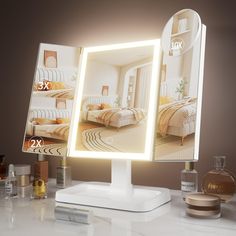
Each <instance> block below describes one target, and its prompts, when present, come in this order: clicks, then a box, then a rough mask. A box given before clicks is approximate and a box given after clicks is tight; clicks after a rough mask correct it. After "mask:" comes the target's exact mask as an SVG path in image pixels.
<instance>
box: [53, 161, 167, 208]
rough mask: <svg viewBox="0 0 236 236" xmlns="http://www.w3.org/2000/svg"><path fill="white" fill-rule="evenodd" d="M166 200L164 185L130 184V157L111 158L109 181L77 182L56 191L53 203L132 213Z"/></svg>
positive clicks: (155, 205)
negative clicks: (159, 186) (110, 177)
mask: <svg viewBox="0 0 236 236" xmlns="http://www.w3.org/2000/svg"><path fill="white" fill-rule="evenodd" d="M169 201H170V193H169V190H168V189H166V188H156V187H144V186H133V185H132V184H131V160H112V182H111V183H99V182H90V183H81V184H78V185H75V186H73V187H70V188H67V189H62V190H58V191H57V192H56V202H57V205H58V204H59V205H60V203H62V204H63V205H65V204H70V205H71V204H73V205H74V206H75V207H76V206H77V205H83V206H91V207H102V208H108V209H116V210H125V211H132V212H147V211H151V210H153V209H155V208H157V207H159V206H161V205H163V204H165V203H167V202H169Z"/></svg>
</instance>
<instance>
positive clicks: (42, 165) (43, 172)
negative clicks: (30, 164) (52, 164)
mask: <svg viewBox="0 0 236 236" xmlns="http://www.w3.org/2000/svg"><path fill="white" fill-rule="evenodd" d="M34 177H35V179H42V180H43V181H44V182H45V183H47V182H48V161H47V160H45V158H44V155H43V154H38V160H37V162H36V163H35V165H34Z"/></svg>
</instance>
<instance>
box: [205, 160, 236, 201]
mask: <svg viewBox="0 0 236 236" xmlns="http://www.w3.org/2000/svg"><path fill="white" fill-rule="evenodd" d="M225 159H226V157H225V156H215V157H214V169H213V170H211V171H209V172H208V173H207V174H206V175H205V176H204V178H203V182H202V190H203V192H204V193H207V194H212V195H216V196H218V197H220V199H221V201H222V202H227V201H229V200H230V199H231V198H232V197H233V195H234V192H235V188H236V180H235V178H234V176H233V174H232V173H231V172H230V171H228V170H226V169H225Z"/></svg>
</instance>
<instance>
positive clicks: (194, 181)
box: [181, 162, 198, 200]
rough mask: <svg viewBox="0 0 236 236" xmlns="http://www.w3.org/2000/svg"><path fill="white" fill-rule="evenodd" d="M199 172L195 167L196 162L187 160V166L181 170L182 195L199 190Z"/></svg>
mask: <svg viewBox="0 0 236 236" xmlns="http://www.w3.org/2000/svg"><path fill="white" fill-rule="evenodd" d="M197 187H198V173H197V171H196V170H195V169H194V162H185V168H184V170H182V171H181V191H182V197H183V199H184V200H185V196H186V194H188V193H193V192H197Z"/></svg>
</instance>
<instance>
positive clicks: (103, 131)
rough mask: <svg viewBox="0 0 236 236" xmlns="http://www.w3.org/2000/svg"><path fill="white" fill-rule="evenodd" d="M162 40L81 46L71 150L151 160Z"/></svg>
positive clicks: (71, 152) (82, 154)
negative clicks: (82, 47)
mask: <svg viewBox="0 0 236 236" xmlns="http://www.w3.org/2000/svg"><path fill="white" fill-rule="evenodd" d="M159 49H160V40H148V41H142V42H134V43H124V44H116V45H108V46H99V47H89V48H84V49H83V52H82V55H81V61H80V69H79V80H78V83H77V90H76V97H75V103H74V108H73V116H72V123H71V130H70V135H69V147H68V148H69V153H68V155H69V156H72V157H82V158H108V159H131V160H151V159H152V151H153V140H154V138H153V137H154V136H153V135H154V126H155V109H156V104H155V101H156V99H155V98H156V96H157V94H156V92H157V78H158V74H157V73H158V71H159V70H158V67H159V66H158V65H159V55H160V54H159Z"/></svg>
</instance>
